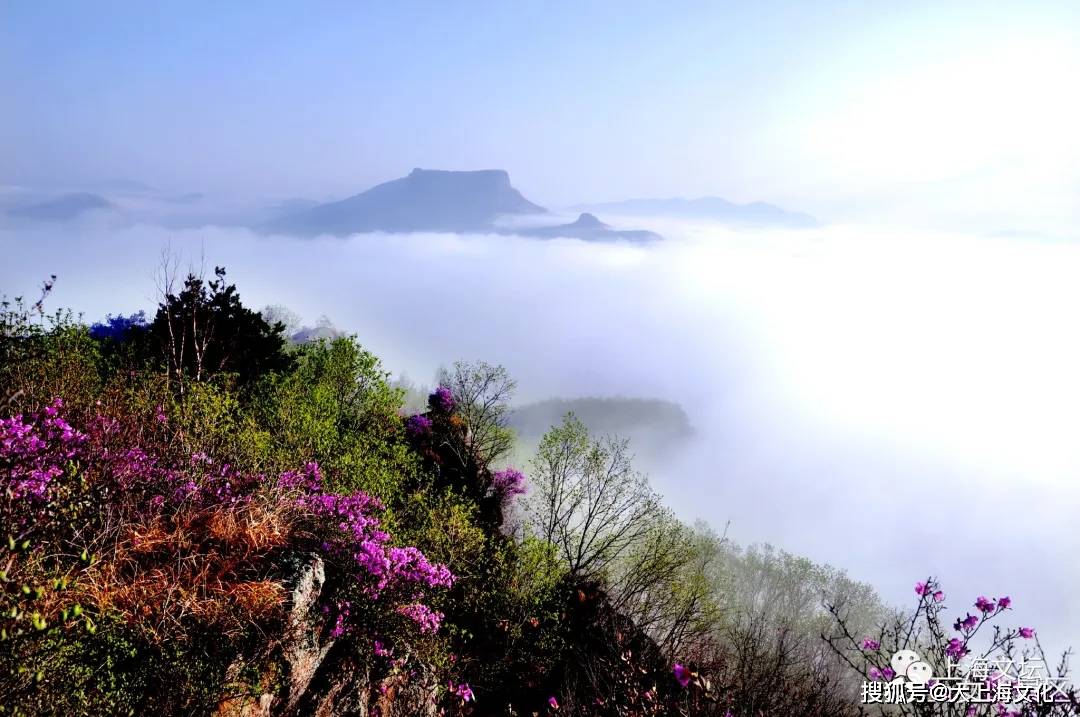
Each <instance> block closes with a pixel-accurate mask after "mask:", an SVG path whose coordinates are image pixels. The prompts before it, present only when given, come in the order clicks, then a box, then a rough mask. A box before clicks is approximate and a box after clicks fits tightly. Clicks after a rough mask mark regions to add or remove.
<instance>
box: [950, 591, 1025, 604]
mask: <svg viewBox="0 0 1080 717" xmlns="http://www.w3.org/2000/svg"><path fill="white" fill-rule="evenodd" d="M944 599H945V593H943V592H941V591H940V590H938V591H937V592H935V593H934V602H941V601H942V600H944ZM1007 599H1008V598H1006V600H1007Z"/></svg>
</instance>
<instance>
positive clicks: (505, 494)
mask: <svg viewBox="0 0 1080 717" xmlns="http://www.w3.org/2000/svg"><path fill="white" fill-rule="evenodd" d="M491 490H492V491H493V492H494V493H495V495H497V496H500V497H501V498H504V499H506V498H511V497H513V496H515V495H524V494H525V493H526V492H527V489H526V488H525V474H524V473H522V472H521V471H519V470H518V469H517V468H505V469H503V470H501V471H496V472H495V473H494V474H492V476H491Z"/></svg>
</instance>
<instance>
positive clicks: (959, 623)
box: [953, 613, 979, 632]
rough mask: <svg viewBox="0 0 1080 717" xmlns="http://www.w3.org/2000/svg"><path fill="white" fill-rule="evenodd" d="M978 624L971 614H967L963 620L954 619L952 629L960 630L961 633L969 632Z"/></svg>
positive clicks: (977, 619)
mask: <svg viewBox="0 0 1080 717" xmlns="http://www.w3.org/2000/svg"><path fill="white" fill-rule="evenodd" d="M978 624H979V618H977V617H975V616H974V615H972V614H971V613H968V616H967V617H965V618H964V619H963V620H961V619H960V618H957V619H956V622H954V623H953V629H954V630H961V631H963V632H971V631H972V630H974V629H975V626H976V625H978Z"/></svg>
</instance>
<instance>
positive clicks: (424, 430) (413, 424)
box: [405, 413, 431, 438]
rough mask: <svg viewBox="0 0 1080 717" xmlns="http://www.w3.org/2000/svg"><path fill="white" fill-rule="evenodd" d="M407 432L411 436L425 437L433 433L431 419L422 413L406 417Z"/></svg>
mask: <svg viewBox="0 0 1080 717" xmlns="http://www.w3.org/2000/svg"><path fill="white" fill-rule="evenodd" d="M405 433H406V434H407V435H408V436H409V438H423V437H425V436H428V435H430V434H431V419H430V418H428V417H427V416H425V415H423V414H422V413H417V414H416V415H415V416H409V417H408V418H407V419H405Z"/></svg>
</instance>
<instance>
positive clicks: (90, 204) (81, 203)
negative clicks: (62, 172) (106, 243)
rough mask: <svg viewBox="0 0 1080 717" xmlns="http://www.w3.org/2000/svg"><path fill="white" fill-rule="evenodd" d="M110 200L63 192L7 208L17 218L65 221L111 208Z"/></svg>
mask: <svg viewBox="0 0 1080 717" xmlns="http://www.w3.org/2000/svg"><path fill="white" fill-rule="evenodd" d="M113 208H114V207H113V205H112V203H111V202H109V201H108V200H106V199H105V198H104V197H101V196H98V195H97V194H89V193H86V192H81V193H77V194H65V195H63V196H61V197H56V198H55V199H50V200H48V201H44V202H41V203H39V204H29V205H26V206H23V207H15V208H14V209H9V210H8V214H9V215H10V216H13V217H18V218H19V219H32V220H34V221H39V222H66V221H70V220H72V219H77V218H78V217H80V216H82V215H83V214H85V213H87V212H91V211H95V210H101V209H113Z"/></svg>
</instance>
